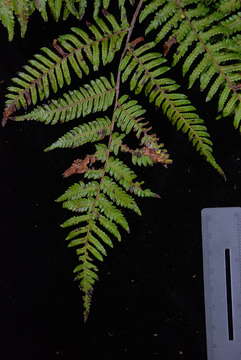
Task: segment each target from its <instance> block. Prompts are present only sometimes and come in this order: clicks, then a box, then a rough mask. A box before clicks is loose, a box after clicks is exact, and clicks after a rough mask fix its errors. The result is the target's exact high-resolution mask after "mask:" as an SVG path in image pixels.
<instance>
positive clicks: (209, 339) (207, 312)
mask: <svg viewBox="0 0 241 360" xmlns="http://www.w3.org/2000/svg"><path fill="white" fill-rule="evenodd" d="M227 209H233V210H234V212H235V210H236V211H238V212H239V213H240V217H241V206H223V207H218V206H217V207H210V208H203V209H201V233H202V256H203V259H202V264H203V271H202V275H203V295H204V313H205V335H206V336H205V337H206V355H207V360H213V356H212V354H213V348H212V347H210V346H208V345H209V344H213V342H212V332H211V330H210V329H211V327H210V326H209V327H208V331H207V324H210V325H211V324H212V311H211V308H210V307H207V306H206V299H210V298H211V296H209V294H208V293H207V286H205V281H204V280H206V279H207V280H208V283H209V277H208V269H207V267H204V252H205V255H206V251H207V247H206V246H205V249H204V237H205V236H206V235H207V233H205V231H204V230H206V228H204V224H205V223H206V220H207V219H206V217H207V216H208V215H212V211H213V210H216V214H217V210H218V211H220V212H222V211H225V210H227ZM233 215H235V213H233ZM204 219H205V220H204ZM206 231H207V230H206ZM238 232H240V229H238ZM240 235H241V233H240ZM209 267H210V266H209V265H208V268H209ZM206 284H207V282H206ZM207 334H209V337H208V336H207ZM210 335H211V336H210Z"/></svg>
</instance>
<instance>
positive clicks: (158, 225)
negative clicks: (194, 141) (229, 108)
mask: <svg viewBox="0 0 241 360" xmlns="http://www.w3.org/2000/svg"><path fill="white" fill-rule="evenodd" d="M76 23H77V22H76V21H75V20H74V21H72V23H71V24H75V25H76ZM68 25H69V23H67V24H66V23H65V24H61V23H60V24H58V25H55V24H54V23H53V22H50V23H49V24H48V25H46V24H43V23H42V21H40V18H39V17H38V16H34V17H33V19H32V23H31V25H30V27H29V30H28V33H27V36H26V38H25V39H24V40H21V39H20V38H19V37H18V36H17V37H16V38H15V40H14V42H12V43H8V42H7V36H6V33H5V31H4V30H2V28H1V57H0V80H1V81H2V82H1V90H2V91H1V105H2V106H3V94H4V89H5V88H6V86H8V85H9V80H10V78H11V77H12V76H13V75H14V74H15V73H16V72H17V71H18V70H19V69H20V68H21V66H22V65H23V64H24V63H25V62H26V60H27V59H28V58H29V57H31V56H32V55H33V54H34V53H36V52H37V51H38V49H39V48H40V47H41V46H43V45H48V44H49V42H50V41H51V39H53V38H54V37H56V36H57V34H59V33H64V32H66V29H67V28H68ZM193 94H194V95H193ZM195 94H196V95H195ZM189 95H190V97H191V98H192V100H193V102H194V103H196V105H197V106H198V107H199V110H200V113H201V116H202V117H203V118H205V119H207V121H208V128H209V131H210V133H211V135H212V138H213V140H214V143H215V156H216V159H217V161H218V162H219V163H220V165H221V166H222V168H223V169H224V171H225V173H226V176H227V181H226V182H225V181H224V180H223V179H222V178H221V177H220V176H219V175H218V174H217V173H216V172H215V170H213V169H212V168H211V167H210V166H209V165H208V164H207V163H206V162H205V161H204V160H203V159H202V158H201V156H199V154H198V153H196V152H195V151H194V150H193V147H192V146H191V144H189V143H188V140H187V138H186V137H185V135H183V134H181V133H177V132H176V130H175V129H174V128H173V127H172V126H171V125H170V123H169V122H168V121H167V120H166V119H165V118H163V116H162V115H161V113H160V112H159V111H156V110H151V109H150V108H151V107H150V106H149V105H148V119H149V120H151V121H153V124H154V126H156V128H157V129H158V134H159V136H160V138H161V139H162V141H163V142H164V143H165V145H166V147H167V148H168V150H169V152H170V154H171V157H172V159H173V160H174V163H173V165H171V166H169V167H168V169H165V168H163V167H161V166H156V167H153V168H149V169H141V170H140V171H139V174H140V175H142V178H143V179H144V180H145V183H146V185H147V186H148V187H149V188H151V189H153V190H154V191H155V192H157V193H159V194H160V195H161V199H160V200H158V199H144V200H139V202H138V203H139V205H140V207H141V209H142V212H143V216H142V217H138V216H135V215H133V214H129V218H128V219H129V223H130V228H131V234H130V235H126V234H123V241H122V243H121V244H116V247H115V249H114V250H112V251H109V256H108V257H107V258H106V262H105V263H104V264H102V267H101V272H100V281H99V282H98V284H97V286H96V291H95V294H94V301H93V304H92V312H91V314H90V318H89V320H88V322H87V324H86V325H84V324H83V321H82V318H81V316H82V315H81V301H80V300H81V297H80V292H79V290H78V287H77V283H74V282H73V281H72V279H73V274H72V270H73V268H74V266H75V264H76V257H75V253H74V251H73V250H71V249H68V248H67V246H66V243H65V242H64V235H65V232H64V231H63V230H62V229H60V228H59V226H58V225H59V224H61V223H62V222H63V221H64V220H65V219H66V217H67V216H68V215H69V214H68V213H67V212H66V211H63V210H62V209H61V206H60V205H59V204H57V203H55V202H54V199H56V197H58V196H59V195H60V194H61V193H62V192H63V191H64V190H65V189H66V187H67V186H68V185H69V184H70V183H72V181H73V180H74V179H70V180H69V179H68V180H64V179H63V178H62V176H61V174H62V172H63V171H64V170H65V169H66V168H67V167H68V166H69V165H70V163H71V162H72V160H73V159H74V158H76V156H75V155H76V154H77V153H76V152H71V151H70V150H64V151H61V150H60V151H54V152H50V153H44V152H43V149H44V148H45V147H46V146H47V145H49V144H51V142H52V141H53V140H54V139H56V138H57V137H58V136H60V135H61V134H63V133H64V130H66V129H69V128H70V127H71V126H72V124H68V126H65V125H64V126H63V127H62V126H58V125H57V126H55V127H47V126H43V125H41V124H37V123H30V122H29V123H14V122H9V123H8V124H7V126H6V127H5V128H4V129H1V136H0V155H1V161H0V174H1V187H0V192H1V195H0V199H1V226H0V231H1V235H0V239H1V252H0V294H1V296H0V305H1V306H0V315H1V320H0V324H1V340H2V344H3V345H4V346H3V347H2V354H3V357H2V358H4V359H11V360H12V359H16V358H24V359H25V360H28V359H34V360H38V359H45V360H47V359H68V360H72V359H84V358H86V356H87V354H89V356H91V355H94V354H96V353H97V354H98V357H99V358H102V359H115V358H117V357H120V358H122V359H127V358H131V357H133V358H134V357H137V358H138V357H140V356H141V355H144V356H145V359H162V358H163V359H165V360H169V359H170V360H175V359H195V360H199V359H200V360H205V359H206V354H205V323H204V300H203V279H202V247H201V241H202V239H201V209H203V208H205V207H217V206H240V175H241V166H240V157H241V153H240V135H239V134H238V132H237V131H235V130H234V129H233V126H232V119H225V120H220V121H216V120H215V119H214V117H213V114H214V113H213V104H211V105H210V104H206V103H205V102H204V97H200V95H199V93H198V92H195V91H192V92H190V94H189ZM143 102H144V100H143ZM149 109H150V111H149ZM74 125H76V122H75V123H74ZM81 156H82V157H83V156H84V153H82V152H81V151H79V150H78V157H81ZM75 180H77V179H75ZM16 356H17V357H16Z"/></svg>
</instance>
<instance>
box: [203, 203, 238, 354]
mask: <svg viewBox="0 0 241 360" xmlns="http://www.w3.org/2000/svg"><path fill="white" fill-rule="evenodd" d="M202 239H203V241H202V245H203V276H204V297H205V317H206V340H207V357H208V360H241V208H239V207H230V208H228V207H227V208H208V209H203V210H202Z"/></svg>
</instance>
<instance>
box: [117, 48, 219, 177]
mask: <svg viewBox="0 0 241 360" xmlns="http://www.w3.org/2000/svg"><path fill="white" fill-rule="evenodd" d="M152 47H153V44H152V43H150V44H145V45H142V46H141V47H139V48H138V49H134V48H133V47H131V46H129V48H128V53H127V55H126V57H125V58H124V59H123V61H122V63H121V69H122V71H123V74H122V81H123V82H125V81H127V80H129V83H130V89H131V90H132V91H134V92H135V93H136V94H139V93H140V92H141V91H143V90H144V91H145V95H146V96H148V98H149V101H150V102H151V103H152V102H153V103H154V104H155V105H156V106H157V107H161V108H162V111H163V113H164V114H165V115H166V116H167V117H168V119H169V120H170V121H171V122H172V124H174V125H175V126H176V127H177V129H178V130H181V131H182V132H183V133H186V134H187V135H188V138H189V140H190V142H191V143H192V144H193V145H194V146H195V148H196V150H197V151H199V152H200V154H201V155H203V156H204V157H205V158H206V160H207V161H208V162H209V163H210V164H211V165H212V166H213V167H214V168H215V169H216V170H217V171H218V172H219V173H220V174H222V175H223V176H224V174H223V171H222V169H221V168H220V166H219V165H218V164H217V163H216V161H215V159H214V157H213V154H212V141H211V140H210V135H209V133H208V130H207V128H206V126H205V124H204V121H203V120H202V119H200V117H199V116H198V114H197V113H196V109H195V107H194V106H193V105H192V104H191V102H190V101H189V100H188V98H187V96H186V95H184V94H182V93H179V92H177V91H176V90H177V89H178V88H179V85H177V84H176V82H175V81H174V80H172V79H169V78H164V77H162V75H163V74H164V73H166V72H167V71H168V70H169V68H168V67H167V66H165V63H166V59H164V58H163V57H162V55H161V54H159V53H157V52H150V51H149V49H151V48H152ZM134 162H135V163H137V164H139V165H144V166H146V165H150V162H151V160H150V159H148V157H146V156H145V154H144V155H143V154H140V156H134Z"/></svg>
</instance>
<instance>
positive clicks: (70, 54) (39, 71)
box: [3, 13, 128, 123]
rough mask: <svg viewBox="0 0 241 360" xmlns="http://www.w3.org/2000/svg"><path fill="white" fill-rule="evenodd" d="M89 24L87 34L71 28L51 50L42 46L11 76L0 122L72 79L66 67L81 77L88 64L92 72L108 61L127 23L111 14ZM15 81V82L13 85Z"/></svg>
mask: <svg viewBox="0 0 241 360" xmlns="http://www.w3.org/2000/svg"><path fill="white" fill-rule="evenodd" d="M95 22H96V24H93V25H91V26H89V29H88V30H89V32H90V33H91V34H92V36H90V35H89V34H88V33H87V32H85V31H83V30H82V29H79V28H72V32H73V33H72V34H68V35H63V36H60V37H59V38H58V40H57V42H56V41H54V43H53V47H54V48H55V51H53V50H50V49H48V48H45V47H44V48H42V49H41V51H42V53H41V54H37V55H35V59H33V60H30V61H29V65H27V66H25V67H24V71H22V72H20V73H19V74H18V77H15V78H13V79H12V81H13V83H14V86H11V87H9V88H8V90H9V93H8V94H7V96H6V97H7V99H8V100H7V101H6V108H5V111H4V117H3V123H6V121H7V119H8V118H9V116H11V115H12V113H13V112H14V111H15V110H16V109H19V108H22V107H24V108H26V107H27V106H29V105H31V104H34V105H35V104H36V103H37V101H38V99H39V100H43V99H47V98H48V97H49V94H50V87H51V88H52V90H53V92H54V93H56V92H57V91H58V89H60V88H62V87H63V86H64V84H67V85H69V84H70V83H71V81H72V79H71V74H70V69H71V68H72V70H73V71H74V72H75V73H76V75H77V76H78V77H79V78H82V76H83V72H84V73H85V74H88V73H89V66H90V65H89V64H88V63H90V64H91V65H92V66H93V69H94V71H96V70H98V68H99V66H100V63H101V62H102V63H103V65H106V64H107V63H109V62H111V61H112V60H113V58H114V55H115V53H116V51H118V50H119V49H120V47H121V44H122V41H123V39H124V37H125V35H126V33H127V31H128V26H127V24H125V26H122V27H121V26H120V25H119V24H118V23H117V21H116V20H115V18H114V17H113V16H112V15H111V14H109V13H108V14H107V15H106V16H105V20H103V19H96V20H95ZM15 84H16V85H15Z"/></svg>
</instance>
